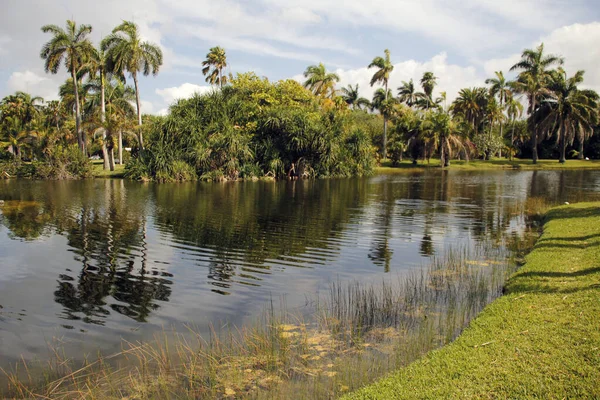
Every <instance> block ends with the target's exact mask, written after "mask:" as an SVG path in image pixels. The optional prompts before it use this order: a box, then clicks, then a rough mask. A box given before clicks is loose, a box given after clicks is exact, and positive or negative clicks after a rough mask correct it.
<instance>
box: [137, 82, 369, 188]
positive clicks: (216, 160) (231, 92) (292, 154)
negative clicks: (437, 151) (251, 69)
mask: <svg viewBox="0 0 600 400" xmlns="http://www.w3.org/2000/svg"><path fill="white" fill-rule="evenodd" d="M371 121H372V116H365V113H364V112H360V111H356V112H351V111H349V110H346V107H345V106H344V107H343V109H338V108H337V106H336V104H335V103H334V102H332V101H330V100H327V99H325V100H324V99H322V98H319V97H317V96H315V95H313V94H312V93H311V92H309V91H308V90H306V89H304V88H303V87H302V86H301V85H300V84H299V83H297V82H295V81H292V80H287V81H279V82H276V83H271V82H269V81H268V80H267V79H261V78H258V77H257V76H255V75H254V74H242V75H238V76H237V77H235V78H234V79H232V81H231V85H228V86H226V87H224V88H223V89H222V90H220V91H214V92H212V93H208V94H205V95H195V96H193V97H192V98H190V99H187V100H179V101H178V102H177V103H175V104H174V105H173V106H172V107H171V110H170V114H169V116H167V117H164V118H155V119H154V120H153V121H152V122H151V123H149V124H147V127H146V129H147V137H148V147H147V151H146V152H145V154H144V156H143V157H134V158H133V159H132V160H131V161H130V163H129V165H128V167H127V176H130V177H133V178H137V179H146V178H150V179H154V180H157V181H165V180H170V179H167V176H168V175H169V174H170V173H172V172H173V171H174V170H175V167H174V166H175V165H177V166H178V169H177V171H179V172H180V173H179V174H178V178H177V179H175V180H193V179H196V177H200V178H201V179H205V180H236V179H252V178H258V177H261V176H272V177H275V178H284V177H285V176H286V175H287V172H288V171H289V170H290V168H291V166H292V164H294V165H295V171H296V172H297V173H298V174H299V175H300V176H303V177H332V176H353V175H363V174H368V173H370V172H371V171H372V170H373V167H374V154H373V149H372V146H371V140H372V132H373V129H372V126H371ZM176 161H181V162H183V163H184V164H185V165H187V166H189V167H193V170H194V172H195V173H193V174H192V173H191V171H190V169H189V168H187V167H184V164H181V163H178V164H175V162H176ZM172 179H173V178H172Z"/></svg>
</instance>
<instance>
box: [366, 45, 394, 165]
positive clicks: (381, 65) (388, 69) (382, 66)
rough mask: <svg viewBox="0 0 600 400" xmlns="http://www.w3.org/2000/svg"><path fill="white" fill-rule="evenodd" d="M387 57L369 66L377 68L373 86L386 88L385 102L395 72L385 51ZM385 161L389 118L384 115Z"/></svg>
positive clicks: (387, 51)
mask: <svg viewBox="0 0 600 400" xmlns="http://www.w3.org/2000/svg"><path fill="white" fill-rule="evenodd" d="M384 53H385V55H384V56H383V57H375V58H374V59H373V61H371V64H369V68H377V71H375V74H373V77H372V78H371V86H373V85H375V84H376V83H381V84H383V87H384V91H383V93H384V95H385V100H388V94H389V93H390V91H389V90H388V83H389V80H390V74H391V73H392V71H393V70H394V64H392V61H391V60H390V51H389V50H388V49H385V51H384ZM382 151H383V159H384V160H385V159H386V158H387V117H386V115H385V114H383V149H382Z"/></svg>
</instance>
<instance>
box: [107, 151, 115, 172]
mask: <svg viewBox="0 0 600 400" xmlns="http://www.w3.org/2000/svg"><path fill="white" fill-rule="evenodd" d="M107 153H108V154H107V155H108V162H109V168H110V170H111V171H114V170H115V152H114V149H113V148H111V149H110V150H109V151H107Z"/></svg>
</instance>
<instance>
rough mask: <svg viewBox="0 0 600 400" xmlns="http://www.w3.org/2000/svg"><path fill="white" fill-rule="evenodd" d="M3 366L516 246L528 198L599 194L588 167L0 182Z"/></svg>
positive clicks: (218, 320) (220, 321) (224, 318)
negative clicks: (481, 245)
mask: <svg viewBox="0 0 600 400" xmlns="http://www.w3.org/2000/svg"><path fill="white" fill-rule="evenodd" d="M0 199H2V200H4V203H3V204H2V205H0V360H1V361H0V365H4V364H8V363H11V362H13V361H15V360H17V359H18V358H20V357H24V358H25V359H32V358H44V357H47V356H48V354H49V350H48V345H49V344H54V345H56V344H60V345H62V346H64V347H65V348H67V349H71V351H73V352H74V353H77V354H85V353H90V354H93V353H94V352H95V351H97V349H101V350H102V351H103V352H106V353H110V352H113V351H118V350H119V348H120V346H121V341H122V339H123V338H124V339H127V340H130V341H133V340H143V339H147V338H150V337H152V335H153V334H155V333H156V332H158V331H162V330H164V329H172V328H173V329H176V330H182V329H185V326H187V325H188V324H191V325H194V326H195V327H197V328H198V329H200V330H202V329H204V328H206V327H207V326H209V325H210V324H216V325H220V326H222V325H224V324H227V323H229V324H242V323H244V321H246V320H248V319H249V318H252V317H253V316H255V315H257V314H258V313H259V312H260V311H261V310H262V309H264V307H265V305H266V304H268V303H269V302H270V301H271V300H272V299H278V300H277V301H279V299H284V300H285V303H286V305H287V307H288V308H294V307H298V308H301V307H302V306H303V305H304V304H306V303H307V302H309V301H310V299H314V298H315V296H317V295H318V294H319V292H323V291H326V290H327V289H328V288H329V286H330V285H331V283H332V282H349V281H353V280H360V281H362V282H365V281H373V282H377V281H379V282H381V280H382V279H390V277H393V276H398V275H402V274H405V273H407V272H408V271H411V270H415V269H419V268H423V267H424V266H425V265H427V264H428V263H429V262H430V260H431V258H432V257H434V256H443V254H444V252H445V251H447V250H448V249H449V248H453V247H461V246H462V247H465V246H467V247H468V246H472V245H474V244H476V243H477V242H479V241H489V240H494V239H497V238H502V237H509V236H511V235H512V236H515V237H518V236H519V235H520V234H521V233H522V232H523V231H524V230H525V229H526V228H527V218H525V216H524V214H523V208H524V206H525V205H526V204H528V202H547V203H549V204H559V203H563V202H565V201H570V202H573V201H579V200H597V199H600V171H494V172H461V171H445V172H443V171H429V172H420V173H402V174H395V175H378V176H374V177H370V178H364V179H346V180H318V181H295V182H245V183H225V184H219V183H212V184H195V183H194V184H173V185H171V184H162V185H154V184H142V183H137V182H129V181H123V180H100V179H98V180H90V181H76V182H36V181H27V180H9V181H0Z"/></svg>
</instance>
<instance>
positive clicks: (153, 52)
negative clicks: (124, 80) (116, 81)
mask: <svg viewBox="0 0 600 400" xmlns="http://www.w3.org/2000/svg"><path fill="white" fill-rule="evenodd" d="M101 48H102V50H103V51H106V56H107V59H108V60H110V62H111V63H112V66H113V68H112V69H113V70H114V71H117V72H119V73H122V72H125V71H127V72H129V74H130V75H131V77H132V78H133V83H134V86H135V102H136V106H137V117H138V126H141V125H142V106H141V103H140V90H139V85H138V73H139V72H142V73H143V74H144V75H145V76H148V75H150V73H152V75H156V74H158V70H159V69H160V66H161V65H162V62H163V54H162V50H161V49H160V47H159V46H157V45H155V44H154V43H150V42H144V41H142V39H141V38H140V35H139V32H138V27H137V25H136V24H135V23H133V22H131V21H123V23H122V24H121V25H119V26H117V27H116V28H115V29H113V31H112V34H110V35H109V36H107V37H106V38H105V39H104V40H103V41H102V43H101ZM138 140H139V144H140V149H141V150H142V151H143V150H144V138H143V137H142V130H141V129H139V128H138Z"/></svg>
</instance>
